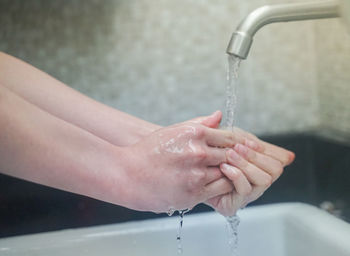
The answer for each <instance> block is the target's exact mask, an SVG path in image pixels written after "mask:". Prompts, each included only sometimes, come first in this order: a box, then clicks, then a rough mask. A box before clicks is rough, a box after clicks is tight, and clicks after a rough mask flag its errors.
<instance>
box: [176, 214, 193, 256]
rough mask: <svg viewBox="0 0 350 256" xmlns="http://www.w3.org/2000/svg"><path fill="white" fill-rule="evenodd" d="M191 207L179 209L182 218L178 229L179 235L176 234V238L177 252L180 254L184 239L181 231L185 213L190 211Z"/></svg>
mask: <svg viewBox="0 0 350 256" xmlns="http://www.w3.org/2000/svg"><path fill="white" fill-rule="evenodd" d="M189 211H190V209H186V210H181V211H179V218H180V223H179V229H178V230H177V236H176V240H177V253H178V254H182V251H183V249H182V240H181V231H182V225H183V222H184V215H185V213H187V212H189Z"/></svg>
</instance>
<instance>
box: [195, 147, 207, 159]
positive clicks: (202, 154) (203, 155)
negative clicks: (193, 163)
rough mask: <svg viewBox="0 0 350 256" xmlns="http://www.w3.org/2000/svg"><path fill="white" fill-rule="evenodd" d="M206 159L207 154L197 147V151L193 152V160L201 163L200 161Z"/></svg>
mask: <svg viewBox="0 0 350 256" xmlns="http://www.w3.org/2000/svg"><path fill="white" fill-rule="evenodd" d="M207 157H208V152H207V151H206V150H205V149H204V148H203V147H199V148H198V149H197V151H196V152H195V158H196V159H197V160H200V161H202V160H204V159H206V158H207Z"/></svg>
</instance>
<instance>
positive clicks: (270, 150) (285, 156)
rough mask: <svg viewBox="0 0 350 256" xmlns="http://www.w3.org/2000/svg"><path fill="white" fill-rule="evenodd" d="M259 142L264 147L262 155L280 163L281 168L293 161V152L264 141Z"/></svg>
mask: <svg viewBox="0 0 350 256" xmlns="http://www.w3.org/2000/svg"><path fill="white" fill-rule="evenodd" d="M261 142H262V144H263V145H264V151H263V153H264V154H266V155H268V156H271V157H273V158H275V159H276V160H278V161H280V162H281V163H282V164H283V166H286V165H289V164H291V163H292V162H293V161H294V159H295V154H294V153H293V152H291V151H289V150H286V149H284V148H281V147H279V146H276V145H273V144H270V143H268V142H265V141H261Z"/></svg>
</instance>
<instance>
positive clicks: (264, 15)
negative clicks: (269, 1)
mask: <svg viewBox="0 0 350 256" xmlns="http://www.w3.org/2000/svg"><path fill="white" fill-rule="evenodd" d="M339 16H340V2H339V0H328V1H319V2H310V3H292V4H277V5H266V6H263V7H260V8H258V9H256V10H254V11H253V12H251V13H250V14H249V15H248V16H247V17H246V18H245V19H243V21H242V22H241V23H240V24H239V25H238V27H237V29H236V31H235V32H233V34H232V37H231V40H230V43H229V45H228V47H227V50H226V52H227V53H228V54H230V55H235V56H237V57H239V58H240V59H246V58H247V56H248V53H249V50H250V47H251V45H252V42H253V37H254V35H255V33H256V32H257V31H258V30H259V29H260V28H262V27H263V26H265V25H267V24H270V23H275V22H287V21H298V20H312V19H326V18H336V17H339Z"/></svg>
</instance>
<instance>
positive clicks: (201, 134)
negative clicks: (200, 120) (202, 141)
mask: <svg viewBox="0 0 350 256" xmlns="http://www.w3.org/2000/svg"><path fill="white" fill-rule="evenodd" d="M196 126H197V127H195V129H196V135H197V137H198V138H203V137H204V135H205V127H203V126H202V125H196Z"/></svg>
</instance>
